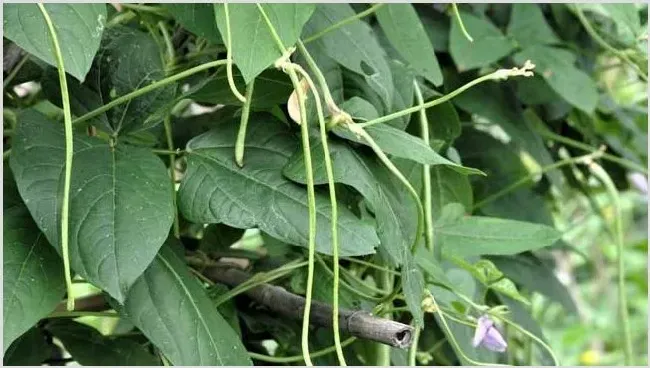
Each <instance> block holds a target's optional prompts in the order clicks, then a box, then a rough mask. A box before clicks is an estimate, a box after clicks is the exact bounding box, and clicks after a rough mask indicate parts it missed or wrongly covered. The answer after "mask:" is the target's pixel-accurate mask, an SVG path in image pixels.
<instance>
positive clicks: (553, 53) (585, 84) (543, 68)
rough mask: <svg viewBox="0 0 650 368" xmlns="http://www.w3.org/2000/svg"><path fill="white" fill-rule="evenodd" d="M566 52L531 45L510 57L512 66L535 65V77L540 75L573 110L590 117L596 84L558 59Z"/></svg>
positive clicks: (567, 63) (596, 92) (594, 104)
mask: <svg viewBox="0 0 650 368" xmlns="http://www.w3.org/2000/svg"><path fill="white" fill-rule="evenodd" d="M563 53H567V51H563V50H562V49H558V48H555V47H550V46H543V45H531V46H528V47H526V48H524V49H523V50H522V51H520V52H518V53H517V54H515V55H514V56H513V58H514V60H515V63H517V64H518V65H523V63H524V62H525V61H526V60H531V61H532V62H533V64H535V74H539V75H541V76H542V77H543V78H544V79H545V80H546V82H547V83H548V84H549V85H550V86H551V88H552V89H553V90H554V91H555V92H557V94H559V95H560V96H562V98H564V99H565V100H567V101H568V102H569V103H570V104H572V105H573V106H575V107H577V108H579V109H580V110H582V111H584V112H586V113H588V114H589V113H592V112H593V111H594V109H595V108H596V105H597V103H598V90H597V88H596V82H594V81H593V80H592V79H591V78H590V77H589V75H587V74H586V73H585V72H584V71H582V70H580V69H578V68H576V67H575V66H573V63H572V62H568V61H569V60H570V58H569V57H564V56H561V55H562V54H563Z"/></svg>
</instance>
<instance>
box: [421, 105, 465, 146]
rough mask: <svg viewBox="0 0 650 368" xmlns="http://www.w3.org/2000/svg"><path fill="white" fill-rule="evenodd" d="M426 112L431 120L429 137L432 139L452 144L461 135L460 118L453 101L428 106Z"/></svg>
mask: <svg viewBox="0 0 650 368" xmlns="http://www.w3.org/2000/svg"><path fill="white" fill-rule="evenodd" d="M425 102H426V101H425ZM426 114H427V120H428V121H429V138H430V139H431V140H432V141H433V140H436V139H438V140H442V141H445V142H446V143H447V144H451V143H452V142H453V141H454V140H455V139H456V138H458V137H459V136H460V133H461V126H460V119H459V117H458V113H457V112H456V108H455V107H454V105H453V104H452V103H451V102H444V103H441V104H439V105H436V106H433V107H431V108H428V109H427V110H426Z"/></svg>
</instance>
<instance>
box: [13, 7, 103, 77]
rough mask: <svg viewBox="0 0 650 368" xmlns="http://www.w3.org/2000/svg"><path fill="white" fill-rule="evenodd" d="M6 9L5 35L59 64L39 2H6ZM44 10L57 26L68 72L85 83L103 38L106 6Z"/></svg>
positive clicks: (30, 51) (22, 46) (56, 29)
mask: <svg viewBox="0 0 650 368" xmlns="http://www.w3.org/2000/svg"><path fill="white" fill-rule="evenodd" d="M3 8H4V16H3V24H4V27H3V29H4V36H5V37H7V38H8V39H10V40H12V41H13V42H15V43H16V44H17V45H18V46H20V47H21V48H23V49H24V50H25V51H27V52H28V53H30V54H32V55H34V56H36V57H38V58H39V59H41V60H43V61H45V62H46V63H48V64H50V65H52V66H54V67H56V59H55V56H54V51H53V46H52V41H51V39H50V34H49V29H48V27H47V23H45V18H44V17H43V14H42V13H41V11H40V9H39V8H38V6H37V4H7V5H5V6H4V7H3ZM45 9H46V10H47V13H48V15H49V16H50V18H51V20H52V23H53V25H54V29H55V31H56V35H57V38H58V41H59V46H60V48H61V54H62V56H63V65H64V66H65V70H66V72H67V73H69V74H71V75H73V76H74V77H75V78H77V79H78V80H79V81H82V82H83V80H84V79H85V78H86V74H87V73H88V70H90V66H91V64H92V62H93V58H94V57H95V53H97V50H98V49H99V44H100V41H101V39H102V32H103V30H104V25H105V24H106V5H105V4H45Z"/></svg>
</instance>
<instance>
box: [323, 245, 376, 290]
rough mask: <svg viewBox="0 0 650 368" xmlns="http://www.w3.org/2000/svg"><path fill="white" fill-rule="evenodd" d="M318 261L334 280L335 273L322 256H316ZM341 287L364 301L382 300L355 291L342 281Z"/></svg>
mask: <svg viewBox="0 0 650 368" xmlns="http://www.w3.org/2000/svg"><path fill="white" fill-rule="evenodd" d="M316 261H317V262H318V263H319V264H320V265H321V266H323V268H324V269H325V272H327V273H328V274H329V275H330V276H332V278H334V272H333V271H332V270H330V269H329V267H327V264H326V263H325V261H323V259H322V258H321V257H320V256H318V255H316ZM340 285H341V286H343V288H344V289H347V290H348V291H349V292H351V293H353V294H355V295H357V296H359V297H360V298H363V299H366V300H371V301H378V300H380V298H376V297H374V296H371V295H368V294H366V293H364V292H363V291H359V290H357V289H355V288H354V287H353V286H352V285H350V284H348V283H347V282H344V281H341V282H340Z"/></svg>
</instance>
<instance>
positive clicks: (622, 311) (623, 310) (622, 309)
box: [588, 162, 634, 365]
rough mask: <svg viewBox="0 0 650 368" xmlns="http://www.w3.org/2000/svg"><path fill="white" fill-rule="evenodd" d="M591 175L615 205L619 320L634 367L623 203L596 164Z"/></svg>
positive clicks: (627, 358)
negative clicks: (626, 287) (598, 181)
mask: <svg viewBox="0 0 650 368" xmlns="http://www.w3.org/2000/svg"><path fill="white" fill-rule="evenodd" d="M588 166H589V170H590V171H591V173H592V174H593V175H594V176H595V177H596V178H598V179H599V180H600V181H601V182H602V183H603V184H604V185H605V188H606V189H607V192H609V195H610V197H611V198H612V203H613V205H614V214H615V216H614V220H615V231H614V232H615V234H616V237H615V242H616V250H617V255H616V258H617V263H618V280H617V281H618V282H617V284H618V309H619V318H620V320H621V328H622V330H623V346H624V354H625V365H634V363H633V357H634V354H633V352H632V337H631V332H630V320H629V316H628V312H627V297H626V296H625V264H624V262H623V252H624V239H623V222H622V216H621V202H620V198H619V195H618V190H617V189H616V185H614V182H613V181H612V179H611V178H610V177H609V175H608V174H607V172H606V171H605V170H603V168H602V167H601V166H600V165H598V164H596V163H595V162H590V163H589V164H588Z"/></svg>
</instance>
